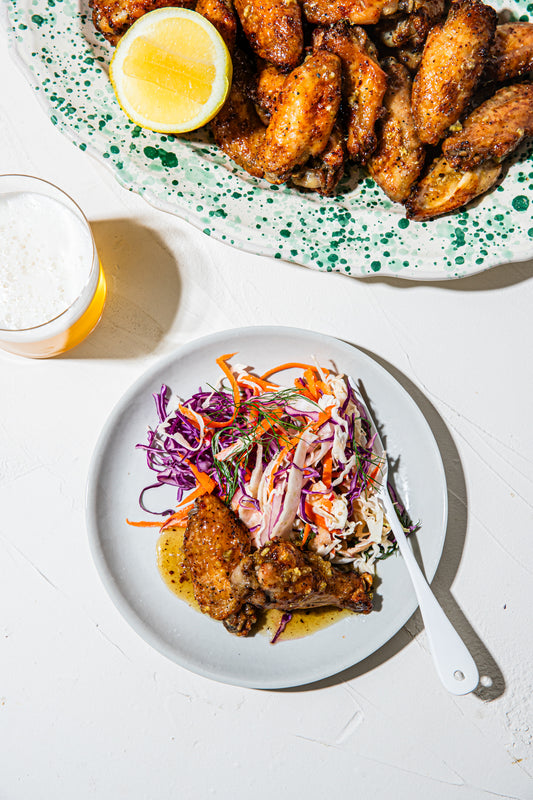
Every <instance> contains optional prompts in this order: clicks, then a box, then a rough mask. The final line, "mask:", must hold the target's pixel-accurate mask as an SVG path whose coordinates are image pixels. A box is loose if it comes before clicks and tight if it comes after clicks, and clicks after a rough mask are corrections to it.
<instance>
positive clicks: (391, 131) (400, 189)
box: [367, 58, 425, 203]
mask: <svg viewBox="0 0 533 800" xmlns="http://www.w3.org/2000/svg"><path fill="white" fill-rule="evenodd" d="M384 66H385V67H386V70H387V74H388V76H389V88H388V89H387V93H386V95H385V100H384V105H385V109H386V115H385V117H384V119H383V121H382V122H381V129H380V131H379V136H378V146H377V149H376V150H375V152H374V153H373V154H372V156H371V158H370V161H369V162H368V165H367V167H368V172H369V173H370V175H371V177H372V178H374V180H375V181H376V183H377V184H378V186H380V187H381V188H382V189H383V191H384V192H385V194H386V195H387V196H388V197H390V199H391V200H394V201H395V202H397V203H403V201H404V200H405V199H406V198H407V197H408V195H409V192H410V190H411V186H412V185H413V183H414V182H415V181H416V179H417V178H418V176H419V175H420V172H421V171H422V167H423V166H424V159H425V150H424V145H423V144H421V142H420V139H419V138H418V134H417V132H416V128H415V124H414V121H413V115H412V113H411V77H410V75H409V72H408V70H407V68H406V67H404V66H403V65H402V64H398V63H397V62H396V61H395V60H394V59H392V58H391V59H388V60H387V61H386V62H385V63H384Z"/></svg>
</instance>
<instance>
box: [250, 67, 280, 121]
mask: <svg viewBox="0 0 533 800" xmlns="http://www.w3.org/2000/svg"><path fill="white" fill-rule="evenodd" d="M286 80H287V73H286V72H283V71H282V70H281V69H280V68H279V67H276V66H275V65H274V64H265V63H264V62H263V63H262V64H260V67H259V72H258V75H257V83H256V85H255V92H254V100H255V104H256V107H257V109H258V113H259V116H260V117H261V119H262V120H263V122H265V125H268V123H269V122H270V118H271V117H272V114H273V113H274V110H275V108H276V105H277V104H278V101H279V98H280V97H281V90H282V89H283V86H284V84H285V81H286Z"/></svg>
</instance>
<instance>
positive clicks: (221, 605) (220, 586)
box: [183, 495, 251, 620]
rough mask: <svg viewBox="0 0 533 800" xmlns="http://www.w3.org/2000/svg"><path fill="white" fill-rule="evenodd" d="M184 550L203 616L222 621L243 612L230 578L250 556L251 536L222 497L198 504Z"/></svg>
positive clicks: (187, 532) (204, 499) (202, 500)
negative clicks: (234, 613)
mask: <svg viewBox="0 0 533 800" xmlns="http://www.w3.org/2000/svg"><path fill="white" fill-rule="evenodd" d="M183 550H184V553H185V565H186V567H187V569H188V571H189V574H190V576H191V580H192V583H193V587H194V596H195V598H196V600H197V602H198V605H199V606H200V609H201V610H202V611H203V613H204V614H209V616H210V617H213V619H218V620H222V619H226V617H228V616H229V615H230V614H232V613H233V612H234V611H236V610H237V609H238V608H240V607H241V605H242V600H241V597H240V594H239V593H238V592H236V590H235V588H234V586H233V584H232V582H231V580H230V577H231V574H232V572H233V570H234V569H235V567H236V566H237V564H239V563H240V562H241V560H242V559H243V558H244V557H245V556H246V555H248V554H249V553H250V550H251V539H250V533H249V531H248V529H247V528H246V527H245V526H244V525H243V523H242V522H241V521H240V520H239V518H238V517H237V516H236V515H235V514H234V513H233V511H231V509H229V508H227V506H225V505H224V503H223V502H222V501H221V500H219V499H218V497H215V496H214V495H204V496H203V497H200V498H198V500H197V501H196V503H195V506H194V508H193V510H192V511H191V513H190V514H189V521H188V523H187V528H186V530H185V535H184V538H183Z"/></svg>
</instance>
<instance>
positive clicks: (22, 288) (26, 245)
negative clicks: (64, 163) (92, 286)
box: [0, 192, 93, 330]
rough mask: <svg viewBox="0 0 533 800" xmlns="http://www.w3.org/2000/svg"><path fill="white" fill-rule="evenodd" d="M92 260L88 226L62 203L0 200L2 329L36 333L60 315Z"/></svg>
mask: <svg viewBox="0 0 533 800" xmlns="http://www.w3.org/2000/svg"><path fill="white" fill-rule="evenodd" d="M92 260H93V243H92V239H91V235H90V233H89V231H88V230H87V227H86V226H85V224H84V223H83V221H82V220H81V219H80V218H78V217H77V216H76V214H75V213H74V212H73V211H71V210H70V209H69V208H67V207H66V206H64V205H63V204H62V203H60V202H58V201H57V200H54V199H52V198H50V197H47V196H46V195H42V194H38V193H37V192H11V193H7V194H3V195H0V328H3V329H4V330H23V329H25V328H32V327H34V326H36V325H42V324H44V323H46V322H49V321H50V320H52V319H55V317H57V316H58V315H59V314H62V313H63V312H64V311H66V309H67V308H69V306H70V305H71V304H72V303H73V302H74V300H76V298H77V297H78V296H79V295H80V294H81V292H82V290H83V288H84V286H85V284H86V283H87V280H88V278H89V274H90V270H91V265H92Z"/></svg>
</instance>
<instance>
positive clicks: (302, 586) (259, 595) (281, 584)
mask: <svg viewBox="0 0 533 800" xmlns="http://www.w3.org/2000/svg"><path fill="white" fill-rule="evenodd" d="M231 580H232V583H233V584H234V586H236V587H238V590H239V591H242V592H243V596H244V597H245V598H246V600H247V601H248V602H250V603H251V604H252V605H254V606H256V607H261V608H279V609H282V610H284V611H291V610H294V609H297V608H317V607H319V606H337V607H338V608H348V609H350V611H356V612H358V613H360V614H368V613H369V612H370V611H371V610H372V598H371V595H370V594H369V592H370V590H371V587H372V576H371V575H369V574H367V573H364V574H363V575H358V574H357V573H356V572H342V571H341V570H340V569H338V568H337V567H334V566H332V564H331V563H330V562H329V561H326V560H325V559H324V558H322V556H319V555H317V554H316V553H313V552H308V551H305V550H301V549H300V548H299V547H297V546H296V545H294V544H293V543H292V542H289V541H285V540H281V539H271V540H270V541H269V542H267V543H266V544H265V545H264V546H263V547H262V548H261V549H260V550H256V551H255V552H254V553H252V554H251V555H249V556H247V557H246V558H244V559H243V560H242V561H241V563H240V564H239V565H238V566H237V567H236V568H235V570H234V571H233V573H232V576H231Z"/></svg>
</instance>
